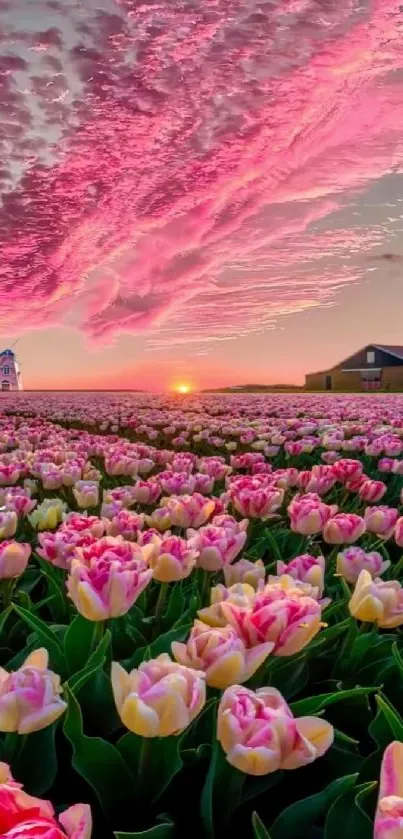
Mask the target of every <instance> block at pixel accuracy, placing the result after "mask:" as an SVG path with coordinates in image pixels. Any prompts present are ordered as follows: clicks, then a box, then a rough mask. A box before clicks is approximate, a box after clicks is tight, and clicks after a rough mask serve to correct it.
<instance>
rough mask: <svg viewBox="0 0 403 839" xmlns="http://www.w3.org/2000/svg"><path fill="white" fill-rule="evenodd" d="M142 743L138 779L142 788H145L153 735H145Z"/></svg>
mask: <svg viewBox="0 0 403 839" xmlns="http://www.w3.org/2000/svg"><path fill="white" fill-rule="evenodd" d="M142 740H143V742H142V744H141V750H140V758H139V763H138V781H139V788H140V790H144V789H145V785H146V783H147V777H148V768H149V762H150V755H151V747H152V737H143V738H142Z"/></svg>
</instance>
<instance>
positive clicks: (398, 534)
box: [395, 516, 403, 548]
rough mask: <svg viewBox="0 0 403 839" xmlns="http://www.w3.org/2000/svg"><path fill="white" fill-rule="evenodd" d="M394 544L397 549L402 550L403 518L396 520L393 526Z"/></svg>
mask: <svg viewBox="0 0 403 839" xmlns="http://www.w3.org/2000/svg"><path fill="white" fill-rule="evenodd" d="M395 542H396V545H399V548H403V516H400V518H398V520H397V522H396V525H395Z"/></svg>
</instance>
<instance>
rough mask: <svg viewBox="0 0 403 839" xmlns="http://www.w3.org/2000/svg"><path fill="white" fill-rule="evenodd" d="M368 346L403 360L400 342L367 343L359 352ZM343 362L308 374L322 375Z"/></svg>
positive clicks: (402, 348) (402, 347) (402, 349)
mask: <svg viewBox="0 0 403 839" xmlns="http://www.w3.org/2000/svg"><path fill="white" fill-rule="evenodd" d="M367 347H374V348H375V349H376V350H381V352H385V353H388V355H393V356H394V357H395V358H399V359H400V360H401V361H403V346H402V345H400V344H366V345H365V347H362V348H361V350H359V352H362V350H365V349H367ZM349 358H350V356H349ZM347 360H348V359H345V360H344V361H347ZM343 363H344V362H343V361H341V362H339V364H338V365H337V364H336V365H334V366H333V367H328V368H327V370H316V371H315V372H314V373H307V374H306V375H307V376H320V375H322V374H323V375H325V374H326V373H329V372H331V371H332V370H334V369H335V367H338V366H340V365H341V364H343Z"/></svg>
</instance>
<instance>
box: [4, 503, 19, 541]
mask: <svg viewBox="0 0 403 839" xmlns="http://www.w3.org/2000/svg"><path fill="white" fill-rule="evenodd" d="M17 525H18V518H17V513H15V512H14V510H7V512H5V513H2V512H0V539H11V538H12V537H13V536H15V532H16V530H17Z"/></svg>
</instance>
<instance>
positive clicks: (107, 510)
mask: <svg viewBox="0 0 403 839" xmlns="http://www.w3.org/2000/svg"><path fill="white" fill-rule="evenodd" d="M120 510H123V504H122V502H121V501H103V502H102V504H101V511H100V517H101V520H104V519H109V520H112V519H113V518H114V516H117V514H118V513H119V511H120Z"/></svg>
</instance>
